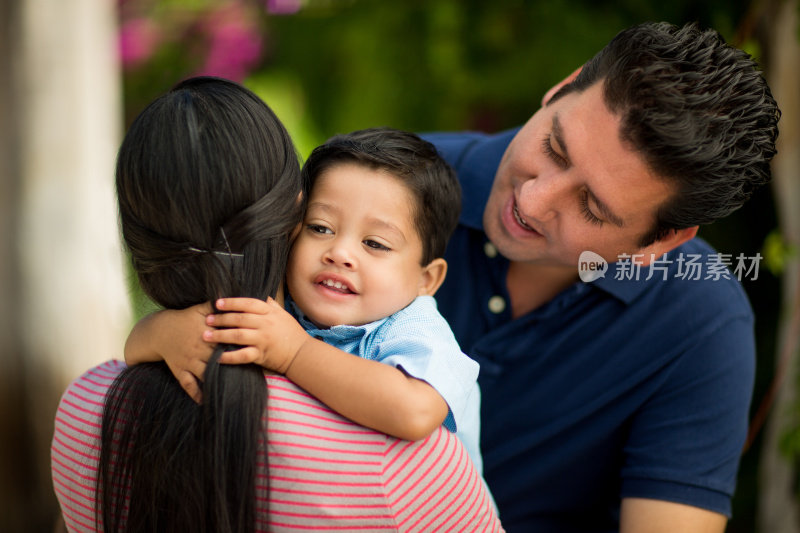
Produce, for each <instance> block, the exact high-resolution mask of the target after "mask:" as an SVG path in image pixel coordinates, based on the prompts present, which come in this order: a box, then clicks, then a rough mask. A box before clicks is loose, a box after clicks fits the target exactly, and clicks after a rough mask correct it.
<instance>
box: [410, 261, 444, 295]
mask: <svg viewBox="0 0 800 533" xmlns="http://www.w3.org/2000/svg"><path fill="white" fill-rule="evenodd" d="M446 275H447V261H445V260H444V259H442V258H441V257H437V258H436V259H434V260H433V261H431V262H430V263H428V264H427V265H425V266H424V267H422V276H421V277H420V282H419V291H418V292H417V296H423V295H426V294H427V295H428V296H433V295H434V294H436V291H438V290H439V287H441V286H442V282H444V277H445V276H446Z"/></svg>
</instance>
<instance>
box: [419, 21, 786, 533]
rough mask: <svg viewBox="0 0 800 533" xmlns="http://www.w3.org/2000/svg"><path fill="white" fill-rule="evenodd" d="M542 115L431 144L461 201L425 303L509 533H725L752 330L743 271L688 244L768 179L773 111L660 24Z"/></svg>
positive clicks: (762, 90) (633, 35)
mask: <svg viewBox="0 0 800 533" xmlns="http://www.w3.org/2000/svg"><path fill="white" fill-rule="evenodd" d="M543 104H544V105H543V107H542V108H541V109H540V110H539V111H538V112H536V114H534V115H533V117H532V118H531V119H530V120H529V121H528V123H527V124H525V126H523V127H522V128H521V129H519V130H515V131H510V132H504V133H500V134H497V135H483V134H475V133H466V134H431V135H428V136H427V138H428V140H430V141H432V142H434V144H436V145H437V147H438V149H439V150H440V152H441V153H442V154H443V155H444V156H445V157H446V158H447V159H448V161H449V162H450V163H451V164H452V165H453V166H454V167H455V168H456V171H457V172H458V174H459V179H460V180H461V183H462V187H463V189H464V202H463V214H462V217H461V222H460V225H459V228H458V229H457V230H456V234H455V235H454V237H453V238H452V240H451V241H450V244H449V245H448V252H447V256H446V259H447V261H448V263H449V265H450V270H449V272H448V277H447V280H446V281H445V284H444V285H443V287H442V288H441V289H440V291H439V293H438V294H437V300H438V302H439V308H440V310H441V311H442V313H443V314H444V315H445V317H446V318H447V319H448V320H449V321H450V324H451V326H452V327H453V329H454V331H455V333H456V336H457V337H458V340H459V342H460V343H461V346H462V349H463V350H464V351H465V352H467V353H468V354H469V355H470V356H472V357H473V358H474V359H476V360H477V361H478V362H479V363H480V364H481V374H480V378H479V382H480V384H481V390H482V396H483V405H482V430H481V432H482V436H481V445H482V451H483V454H484V469H485V477H486V480H487V481H488V483H489V486H490V488H491V490H492V492H493V494H494V496H495V499H496V501H497V504H498V507H499V510H500V518H501V520H502V521H503V524H504V526H505V527H506V528H507V530H508V531H510V532H512V533H513V532H515V531H537V532H548V531H554V532H556V531H557V532H569V531H617V530H620V531H623V532H636V533H648V532H662V531H663V532H670V533H672V532H676V531H681V532H694V531H698V532H700V531H702V532H722V531H723V530H724V528H725V524H726V516H729V515H730V498H731V495H732V493H733V490H734V486H735V480H736V471H737V468H738V459H739V455H740V452H741V448H742V444H743V442H744V438H745V434H746V429H747V415H748V408H749V402H750V396H751V392H752V382H753V374H754V351H755V349H754V340H753V316H752V311H751V309H750V306H749V303H748V302H747V298H746V296H745V295H744V292H743V290H742V289H741V287H740V285H739V283H738V281H737V280H736V277H737V276H735V275H733V272H731V271H730V270H728V269H727V268H726V263H728V264H731V267H732V268H733V264H734V262H735V259H736V258H735V257H729V256H723V255H720V254H717V253H715V252H714V251H713V250H712V249H711V248H710V247H709V246H708V245H707V244H705V243H704V242H703V241H701V240H700V239H697V238H695V235H696V233H697V230H698V226H699V225H700V224H707V223H710V222H712V221H714V220H716V219H718V218H720V217H723V216H725V215H727V214H729V213H730V212H732V211H734V210H735V209H737V208H738V207H740V206H741V205H742V203H743V202H744V201H746V200H747V198H749V196H750V194H751V193H752V191H753V190H754V189H755V188H756V187H758V186H760V185H762V184H764V183H766V182H767V181H768V180H769V161H770V159H771V158H772V157H773V155H774V154H775V140H776V137H777V122H778V118H779V116H780V112H779V110H778V108H777V106H776V104H775V101H774V100H773V98H772V96H771V93H770V91H769V88H768V87H767V85H766V83H765V82H764V80H763V78H762V77H761V75H760V73H759V72H758V71H757V70H756V67H755V64H754V63H753V62H752V60H750V58H749V57H748V56H747V55H746V54H744V53H743V52H741V51H739V50H736V49H735V48H732V47H730V46H728V45H726V44H725V43H724V42H723V41H722V39H721V38H720V37H719V36H718V34H717V33H716V32H714V31H700V30H698V29H697V28H695V27H692V26H687V27H684V28H677V27H674V26H671V25H668V24H645V25H641V26H637V27H634V28H631V29H629V30H626V31H623V32H621V33H620V34H619V35H618V36H617V37H616V38H615V39H614V40H612V42H611V43H609V45H607V46H606V48H604V49H603V50H602V51H601V52H600V53H599V54H598V55H597V56H595V57H594V58H593V59H592V60H591V61H589V62H588V63H587V64H586V65H584V66H583V67H582V68H581V69H579V71H576V72H575V73H573V74H572V75H571V76H569V77H568V78H567V79H565V80H564V81H562V82H561V83H559V84H558V85H556V86H555V87H554V88H553V89H552V90H551V91H549V92H548V94H547V95H545V98H544V100H543ZM582 254H583V255H582ZM665 254H666V255H665ZM579 260H580V261H579ZM739 260H740V261H741V260H742V258H741V257H740V258H739ZM606 262H607V263H610V264H606ZM579 264H580V267H581V269H582V270H583V272H579ZM604 268H605V269H607V271H604V270H603V269H604ZM737 271H738V272H739V273H740V274H741V273H742V270H737ZM586 272H588V273H589V274H590V275H589V276H584V279H587V280H588V282H582V281H580V278H579V274H585V273H586ZM603 274H604V275H603ZM594 278H596V279H594Z"/></svg>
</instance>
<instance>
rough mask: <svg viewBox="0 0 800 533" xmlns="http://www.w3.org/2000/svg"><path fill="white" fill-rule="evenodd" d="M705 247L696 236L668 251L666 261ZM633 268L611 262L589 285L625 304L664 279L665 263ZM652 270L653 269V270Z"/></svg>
mask: <svg viewBox="0 0 800 533" xmlns="http://www.w3.org/2000/svg"><path fill="white" fill-rule="evenodd" d="M702 246H705V248H702ZM705 249H710V248H708V245H706V244H705V243H704V241H702V240H701V239H699V238H694V239H692V240H690V241H688V242H686V243H684V244H682V245H680V246H678V247H677V248H675V249H674V250H670V251H669V252H667V256H666V258H665V260H664V263H665V264H666V265H670V264H672V263H674V262H675V261H676V258H677V257H678V256H679V255H683V254H685V253H687V252H693V251H696V250H705ZM632 268H634V269H635V268H636V267H632V266H631V265H630V264H625V263H623V262H620V261H615V262H613V263H609V265H608V271H607V272H606V273H605V276H604V277H602V278H599V279H596V280H594V281H592V282H591V283H589V285H592V286H594V287H597V288H598V289H600V290H603V291H605V292H607V293H608V294H610V295H611V296H613V297H615V298H617V299H618V300H620V301H622V302H624V303H625V304H630V303H631V302H633V301H634V300H636V298H638V297H639V295H640V294H642V293H643V292H644V291H645V290H646V289H647V287H648V286H650V285H651V284H652V283H657V282H659V281H662V280H663V279H664V273H663V272H662V270H663V268H664V266H663V265H657V264H656V263H653V264H651V265H650V266H647V267H638V270H633V271H632V270H631V269H632ZM651 270H653V271H652V272H651ZM667 275H674V272H671V271H670V272H668V274H667ZM648 277H650V279H648ZM579 283H580V282H579Z"/></svg>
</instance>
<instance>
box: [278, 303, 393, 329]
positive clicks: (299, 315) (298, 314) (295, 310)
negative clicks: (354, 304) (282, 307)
mask: <svg viewBox="0 0 800 533" xmlns="http://www.w3.org/2000/svg"><path fill="white" fill-rule="evenodd" d="M286 301H287V305H286V307H287V310H288V311H289V312H290V313H291V314H292V315H293V316H294V317H295V319H296V320H297V321H298V322H300V325H301V326H303V329H305V330H306V332H308V334H309V335H311V336H312V337H313V336H315V335H319V336H323V337H326V338H331V337H332V338H339V339H346V338H351V337H356V336H363V335H368V334H370V333H371V332H373V331H374V330H376V329H377V328H378V327H379V326H380V325H381V324H383V323H384V322H386V320H387V318H388V317H386V318H382V319H380V320H376V321H374V322H370V323H368V324H362V325H360V326H348V325H344V324H343V325H338V326H331V327H329V328H320V327H319V326H317V325H316V324H314V323H313V322H311V320H309V319H308V317H307V316H306V315H305V313H303V312H302V311H301V310H300V308H299V307H297V304H295V303H294V301H292V299H291V298H289V297H288V296H287V297H286Z"/></svg>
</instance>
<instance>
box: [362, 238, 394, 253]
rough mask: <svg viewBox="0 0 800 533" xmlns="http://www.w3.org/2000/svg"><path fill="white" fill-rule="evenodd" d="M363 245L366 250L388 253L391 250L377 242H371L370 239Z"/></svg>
mask: <svg viewBox="0 0 800 533" xmlns="http://www.w3.org/2000/svg"><path fill="white" fill-rule="evenodd" d="M364 245H365V246H367V247H368V248H372V249H373V250H381V251H384V252H388V251H389V250H391V248H389V247H388V246H384V245H383V244H381V243H379V242H378V241H373V240H371V239H367V240H365V241H364Z"/></svg>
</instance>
